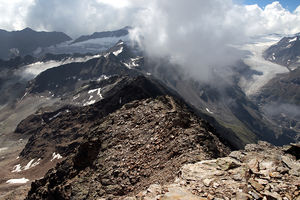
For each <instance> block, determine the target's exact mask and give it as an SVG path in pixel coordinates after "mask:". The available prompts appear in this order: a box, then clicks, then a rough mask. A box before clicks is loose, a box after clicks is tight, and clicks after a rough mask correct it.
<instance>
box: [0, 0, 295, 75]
mask: <svg viewBox="0 0 300 200" xmlns="http://www.w3.org/2000/svg"><path fill="white" fill-rule="evenodd" d="M0 11H1V12H0V13H1V14H0V15H1V16H0V27H1V28H5V29H9V30H14V29H20V28H24V27H26V26H29V27H32V28H33V29H38V30H49V31H53V30H56V31H63V32H65V33H67V34H69V35H71V36H73V37H74V36H78V35H80V34H90V33H92V32H95V31H102V30H109V29H117V28H121V27H124V26H126V25H131V26H134V27H136V29H135V30H134V31H133V34H132V36H133V38H135V39H137V40H139V41H140V44H141V45H142V47H143V48H144V49H145V51H146V52H147V53H148V54H149V55H151V56H161V57H170V58H171V59H172V60H173V61H174V62H176V63H178V64H181V65H183V66H184V67H188V69H189V70H187V71H188V72H189V73H190V74H192V75H195V76H197V77H200V78H206V77H207V75H208V73H209V71H210V70H211V67H216V66H224V65H229V64H231V63H232V62H233V61H235V60H236V59H238V58H239V56H240V55H239V54H238V53H237V52H236V51H233V49H231V48H229V46H230V45H234V44H240V43H243V42H245V41H247V39H248V38H250V37H252V36H255V35H260V34H269V33H279V34H291V33H297V32H300V6H299V7H298V8H297V9H296V10H295V11H294V12H290V11H288V10H287V9H285V8H283V7H282V6H281V5H280V3H279V2H277V1H275V2H273V3H271V4H269V5H267V6H266V7H265V8H264V9H262V8H260V7H259V6H257V5H247V6H246V5H241V4H236V3H234V2H233V0H209V1H207V0H189V1H186V0H151V1H146V0H64V1H62V0H51V1H49V0H9V1H7V0H0ZM141 38H142V39H141ZM197 60H199V62H195V61H197ZM190 61H192V62H190ZM199 69H201V70H199Z"/></svg>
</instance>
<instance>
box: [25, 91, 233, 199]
mask: <svg viewBox="0 0 300 200" xmlns="http://www.w3.org/2000/svg"><path fill="white" fill-rule="evenodd" d="M126 91H128V90H126ZM101 105H102V104H101V102H99V104H97V105H95V106H91V107H89V108H88V109H89V110H90V112H92V110H95V109H97V108H98V109H101V108H100V107H102V106H101ZM82 114H83V113H81V116H82ZM86 114H87V113H86ZM70 121H73V122H74V124H79V123H78V121H76V120H75V119H72V118H71V119H70ZM56 124H58V126H59V124H60V123H59V121H57V122H56ZM80 124H81V126H86V125H87V124H89V125H88V126H87V127H88V128H85V129H84V130H83V129H81V131H82V135H83V136H84V139H83V140H82V142H81V144H80V145H79V147H78V149H77V151H76V152H75V153H74V154H73V155H72V156H69V157H68V158H67V159H66V160H65V161H63V162H61V163H60V164H58V165H57V167H56V168H55V169H52V170H50V171H49V172H48V173H47V174H46V176H45V178H43V179H41V180H38V181H35V182H34V183H32V188H31V190H30V192H29V193H28V197H27V199H95V198H98V197H106V198H110V199H116V198H119V197H122V196H124V195H127V194H134V193H137V192H138V191H140V190H142V189H145V187H148V186H149V185H150V184H151V183H153V182H157V183H167V182H170V181H172V180H173V179H174V177H175V176H176V172H177V171H178V169H179V168H180V166H181V165H182V164H184V163H193V162H197V161H201V160H203V159H208V158H216V157H219V156H223V155H226V154H227V153H228V149H227V148H226V147H225V146H224V145H223V144H222V143H221V142H220V141H219V140H218V138H217V137H216V136H215V135H214V134H213V133H212V132H211V131H209V130H213V129H212V128H211V127H210V125H209V124H208V123H207V122H205V121H203V120H201V119H199V118H198V117H196V116H195V115H194V114H192V113H191V112H189V111H188V110H187V108H185V106H184V105H182V104H181V103H179V102H178V101H176V100H175V99H174V98H173V97H170V96H161V97H158V98H156V99H153V98H148V99H145V100H139V101H131V102H129V103H127V104H125V105H124V106H122V108H120V109H119V110H116V111H115V112H113V113H111V114H109V115H108V116H107V117H104V118H102V119H101V116H99V114H96V116H95V117H94V118H92V119H91V118H90V119H89V120H86V121H81V122H80Z"/></svg>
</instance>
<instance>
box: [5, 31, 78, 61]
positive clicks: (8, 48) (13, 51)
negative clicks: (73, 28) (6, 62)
mask: <svg viewBox="0 0 300 200" xmlns="http://www.w3.org/2000/svg"><path fill="white" fill-rule="evenodd" d="M70 40H72V38H70V37H69V36H68V35H66V34H64V33H62V32H37V31H34V30H32V29H30V28H25V29H24V30H21V31H12V32H8V31H5V30H0V43H1V47H0V59H9V58H11V57H15V56H25V55H32V53H33V51H34V50H36V49H37V48H38V47H48V46H51V45H56V44H59V43H62V42H66V41H70Z"/></svg>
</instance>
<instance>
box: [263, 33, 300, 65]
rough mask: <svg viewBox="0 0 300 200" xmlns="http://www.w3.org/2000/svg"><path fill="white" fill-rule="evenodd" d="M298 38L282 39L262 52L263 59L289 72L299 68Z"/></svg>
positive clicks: (299, 39) (299, 46)
mask: <svg viewBox="0 0 300 200" xmlns="http://www.w3.org/2000/svg"><path fill="white" fill-rule="evenodd" d="M299 52H300V36H297V35H295V36H293V37H284V38H282V39H281V40H280V41H279V42H278V43H276V44H274V45H272V46H271V47H270V48H268V49H267V50H266V51H265V52H264V55H263V56H264V58H265V59H266V60H269V61H271V62H274V63H277V64H279V65H283V66H286V67H287V68H288V69H289V70H292V69H294V68H295V67H296V68H297V67H298V66H299V64H300V63H299V56H300V53H299Z"/></svg>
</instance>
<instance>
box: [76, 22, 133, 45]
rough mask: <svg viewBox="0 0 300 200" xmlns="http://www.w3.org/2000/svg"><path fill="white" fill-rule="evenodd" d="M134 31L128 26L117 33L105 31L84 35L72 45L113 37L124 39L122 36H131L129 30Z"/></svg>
mask: <svg viewBox="0 0 300 200" xmlns="http://www.w3.org/2000/svg"><path fill="white" fill-rule="evenodd" d="M130 29H132V28H131V27H129V26H126V27H124V28H122V29H119V30H115V31H103V32H95V33H93V34H92V35H83V36H80V37H79V38H77V39H75V40H74V41H73V42H72V44H74V43H78V42H84V41H87V40H92V39H99V38H111V37H116V38H118V37H122V36H127V35H128V34H129V30H130Z"/></svg>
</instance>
